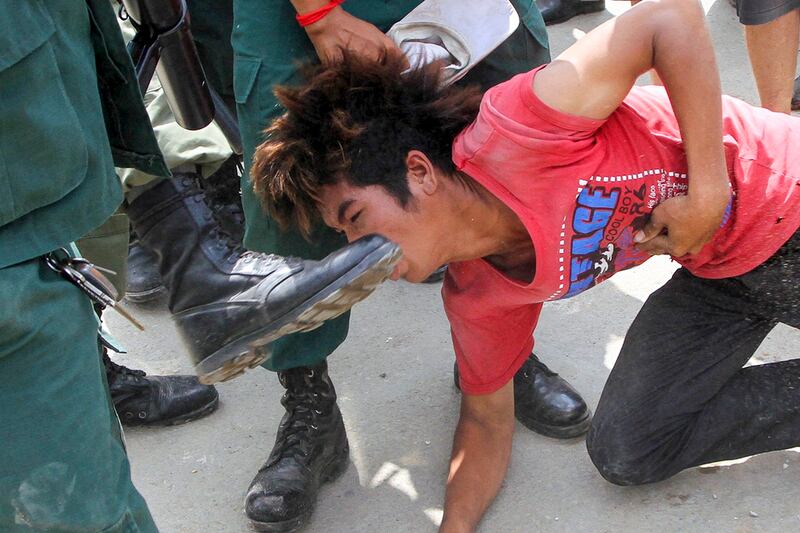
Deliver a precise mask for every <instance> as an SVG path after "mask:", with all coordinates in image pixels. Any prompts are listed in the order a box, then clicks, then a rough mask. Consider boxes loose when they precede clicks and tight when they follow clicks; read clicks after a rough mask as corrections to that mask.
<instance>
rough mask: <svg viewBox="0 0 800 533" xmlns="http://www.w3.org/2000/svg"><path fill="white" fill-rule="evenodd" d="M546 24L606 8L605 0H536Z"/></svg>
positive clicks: (557, 22)
mask: <svg viewBox="0 0 800 533" xmlns="http://www.w3.org/2000/svg"><path fill="white" fill-rule="evenodd" d="M536 5H537V6H539V11H541V12H542V18H543V19H544V23H545V24H546V25H548V26H549V25H551V24H559V23H561V22H566V21H568V20H569V19H571V18H572V17H574V16H575V15H582V14H584V13H594V12H596V11H602V10H604V9H605V8H606V3H605V0H536Z"/></svg>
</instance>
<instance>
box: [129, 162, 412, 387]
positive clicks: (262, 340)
mask: <svg viewBox="0 0 800 533" xmlns="http://www.w3.org/2000/svg"><path fill="white" fill-rule="evenodd" d="M127 213H128V217H129V218H130V220H131V226H132V227H133V230H134V231H135V232H136V234H137V235H138V236H139V240H140V241H141V243H142V244H143V245H144V246H146V247H147V248H149V249H150V250H152V251H153V252H155V254H156V256H157V257H158V263H159V272H160V274H161V279H162V281H163V282H164V285H165V286H166V287H167V290H168V293H169V300H168V304H169V309H170V311H172V313H173V317H174V319H175V322H176V325H177V328H178V331H179V333H180V334H181V336H182V338H183V341H184V343H185V344H186V346H187V348H188V350H189V354H190V356H191V357H192V359H193V361H194V363H195V370H196V371H197V374H198V375H199V376H200V379H201V381H202V382H203V383H214V382H217V381H224V380H226V379H230V378H232V377H234V376H237V375H239V374H241V373H242V372H244V371H245V370H246V369H247V368H253V367H255V366H257V365H259V364H261V363H262V362H264V360H266V358H267V357H269V349H268V344H269V343H270V342H272V341H273V340H275V339H276V338H278V337H280V336H282V335H286V334H289V333H294V332H297V331H309V330H311V329H314V328H316V327H319V326H320V325H322V324H323V323H324V322H325V321H326V320H329V319H331V318H334V317H336V316H339V315H340V314H342V313H344V312H345V311H347V310H348V309H350V307H352V306H353V304H355V303H356V302H359V301H361V300H362V299H364V298H365V297H366V296H367V295H369V293H370V292H371V291H372V290H373V289H374V288H375V287H376V286H377V285H378V284H380V283H381V282H382V281H384V280H385V279H386V278H387V277H388V276H389V274H391V272H392V270H393V268H394V265H395V264H396V263H397V261H398V260H399V258H400V249H399V247H398V246H397V245H395V244H393V243H391V242H389V241H387V240H386V239H384V238H383V237H379V236H375V235H372V236H368V237H364V238H362V239H359V240H358V241H356V242H354V243H352V244H350V245H348V246H346V247H344V248H342V249H340V250H338V251H336V252H334V253H332V254H331V255H329V256H328V257H326V258H325V259H323V260H321V261H305V260H300V259H293V258H285V257H280V256H276V255H271V254H262V253H255V252H249V251H246V250H244V249H242V247H241V246H240V245H239V244H238V243H237V242H235V241H233V240H232V239H230V237H229V236H228V235H227V234H226V233H225V232H224V231H222V229H221V228H220V226H219V224H218V223H217V221H216V220H215V218H214V216H213V213H212V212H211V210H210V209H209V207H208V205H207V204H206V202H205V200H204V199H203V193H202V191H200V190H199V189H198V188H197V187H196V186H195V183H194V180H193V179H192V178H191V176H188V175H180V174H176V176H175V178H174V179H171V180H163V181H162V182H161V183H159V184H158V185H156V186H154V187H152V188H150V189H148V190H147V191H145V192H143V193H142V194H140V195H139V196H137V197H136V199H135V200H134V201H133V202H131V203H130V204H129V205H128V208H127Z"/></svg>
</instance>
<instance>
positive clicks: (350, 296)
mask: <svg viewBox="0 0 800 533" xmlns="http://www.w3.org/2000/svg"><path fill="white" fill-rule="evenodd" d="M387 247H390V249H388V250H387ZM401 255H402V254H401V252H400V248H399V247H398V246H397V245H396V244H394V243H387V244H384V245H383V246H381V247H380V248H378V249H377V250H375V251H374V252H372V253H370V254H369V255H368V256H367V257H365V258H364V259H363V260H362V261H361V262H360V263H359V264H358V265H356V266H355V267H353V268H352V269H351V270H350V271H349V272H347V273H346V274H345V275H344V276H342V277H341V278H338V279H337V280H336V281H335V282H334V283H333V284H331V285H328V286H327V287H326V288H324V289H323V290H321V291H319V292H318V293H316V294H315V295H314V296H312V297H311V298H309V299H308V300H306V301H305V302H303V303H302V304H300V305H298V306H297V307H295V308H294V309H293V310H292V311H290V312H289V313H287V314H286V315H284V316H282V317H280V318H278V319H276V320H274V321H273V322H272V323H270V324H268V325H266V326H265V327H263V328H261V329H259V330H258V331H256V332H254V333H250V334H248V335H246V336H244V337H241V338H239V339H236V340H235V341H233V342H232V343H231V344H228V345H227V346H224V347H222V348H220V349H219V350H217V351H216V352H214V353H213V354H211V355H209V356H208V357H206V358H205V359H203V360H202V361H200V362H199V363H198V364H197V365H196V366H195V371H196V372H197V376H198V378H199V380H200V382H201V383H204V384H206V385H211V384H214V383H218V382H220V381H228V380H230V379H233V378H235V377H237V376H239V375H241V374H243V373H244V372H245V371H246V370H247V369H249V368H255V367H257V366H258V365H260V364H261V363H263V362H264V361H265V360H266V359H267V357H269V355H270V350H269V347H268V344H269V343H270V342H272V341H274V340H275V339H278V338H280V337H283V336H284V335H288V334H290V333H298V332H304V331H311V330H313V329H316V328H318V327H320V326H321V325H322V324H323V323H325V322H326V321H327V320H330V319H332V318H336V317H337V316H339V315H341V314H342V313H344V312H345V311H348V310H349V309H350V308H351V307H353V305H355V304H356V303H358V302H360V301H361V300H363V299H364V298H366V297H367V296H369V295H370V294H371V293H372V291H374V290H375V288H376V287H377V286H378V285H380V284H381V283H383V282H384V281H386V279H388V277H389V276H390V275H391V273H392V270H394V267H395V265H396V264H397V262H398V261H399V260H400V257H401Z"/></svg>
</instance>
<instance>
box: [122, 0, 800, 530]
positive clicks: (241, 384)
mask: <svg viewBox="0 0 800 533" xmlns="http://www.w3.org/2000/svg"><path fill="white" fill-rule="evenodd" d="M626 6H627V2H609V6H608V7H609V9H610V10H611V12H608V11H606V12H604V13H598V14H594V15H587V16H582V17H577V18H575V19H573V20H571V21H568V22H566V23H564V24H561V25H558V26H553V27H550V28H549V30H550V38H551V44H552V48H553V52H554V55H557V54H558V52H559V51H561V50H563V49H564V48H565V47H567V46H569V44H571V43H572V42H574V40H575V39H576V38H579V37H580V35H581V34H582V33H583V32H586V31H589V30H590V29H592V28H593V27H595V26H596V25H597V24H599V23H600V22H602V21H603V20H606V19H608V18H610V17H611V16H612V13H618V12H620V11H622V10H624V9H626ZM706 7H707V10H708V21H709V24H710V26H711V29H712V33H713V36H714V39H715V42H716V46H717V57H718V62H719V66H720V70H721V73H722V79H723V90H724V91H725V92H727V93H728V94H732V95H734V96H739V97H742V98H744V99H746V100H748V101H750V102H753V103H756V102H757V98H756V92H755V85H754V82H753V80H752V75H751V73H750V68H749V64H748V61H747V55H746V52H745V49H744V43H743V35H742V31H741V27H740V26H739V24H738V21H737V20H736V17H735V13H734V10H733V8H732V7H731V6H730V5H729V4H728V2H727V0H716V2H711V1H706ZM672 270H674V264H673V263H670V262H669V261H668V260H665V259H663V258H657V259H653V260H651V261H650V262H648V263H647V264H646V265H644V266H642V267H639V268H637V269H634V270H632V271H626V272H623V273H621V274H618V275H616V276H615V277H614V278H613V279H612V280H610V281H608V282H607V283H604V284H603V285H601V286H599V287H597V288H595V289H593V290H591V291H589V292H588V293H586V294H584V295H581V296H578V297H576V298H573V299H569V300H566V301H563V302H558V303H552V304H548V305H546V307H545V311H544V312H543V313H542V319H541V322H540V325H539V327H538V328H537V353H538V354H539V355H540V356H541V357H542V359H543V360H544V361H546V362H547V363H548V364H549V365H550V366H551V367H552V368H553V369H554V370H556V371H558V372H560V373H561V374H562V375H563V376H564V377H565V378H567V379H568V380H569V381H570V382H571V383H572V384H573V385H575V386H576V388H577V389H578V390H580V391H581V393H582V394H583V395H584V397H585V398H586V400H587V401H588V403H589V404H590V405H591V406H595V405H596V404H597V400H598V398H599V396H600V392H601V390H602V387H603V383H604V381H605V378H606V376H607V375H608V372H609V369H610V368H611V366H612V365H613V362H614V360H615V358H616V355H617V352H618V350H619V347H620V345H621V342H622V338H623V336H624V334H625V331H626V329H627V327H628V325H629V324H630V322H631V320H632V319H633V317H634V315H635V314H636V312H637V311H638V309H639V307H640V306H641V303H642V301H643V300H644V299H645V298H646V297H647V295H648V294H649V293H650V292H651V291H652V290H654V289H655V288H657V287H658V286H660V285H661V284H662V283H663V282H664V281H665V280H666V279H667V278H668V277H669V275H670V273H671V272H672ZM131 308H132V310H133V311H134V313H135V314H136V315H137V317H139V318H140V319H141V320H142V322H144V324H145V326H146V327H147V331H146V332H145V333H139V332H137V331H135V330H133V329H132V328H131V327H129V326H128V325H127V323H125V322H124V321H123V320H121V319H119V318H118V317H116V316H114V314H113V313H109V314H108V315H110V317H109V323H110V325H111V327H112V329H113V330H114V331H115V333H116V335H117V336H118V337H119V338H120V339H121V340H122V341H123V342H124V343H125V344H126V345H127V347H128V349H129V354H128V355H125V356H121V357H118V358H116V360H117V361H118V362H122V363H126V364H128V365H129V366H132V367H135V368H143V369H145V370H147V371H149V372H151V373H175V372H184V373H188V372H190V366H189V363H188V359H187V358H186V356H185V354H184V352H183V348H182V346H181V344H180V342H179V340H178V337H177V335H176V333H175V330H174V328H173V326H172V323H171V321H170V318H169V313H168V312H167V310H166V307H165V305H164V303H163V302H157V303H156V304H155V305H152V306H147V307H141V306H139V307H133V306H131ZM798 346H800V333H799V332H798V331H797V330H793V329H790V328H788V327H779V328H776V330H774V331H773V332H772V334H771V335H770V337H769V338H768V339H767V341H765V343H764V344H763V345H762V347H761V349H760V351H759V353H758V354H757V356H756V358H755V361H754V362H756V363H757V362H759V361H762V360H768V361H771V360H778V359H782V358H786V357H787V356H794V355H796V354H797V348H798ZM329 363H330V371H331V375H332V379H333V381H334V383H335V385H336V388H337V391H338V393H339V397H340V406H341V409H342V412H343V414H344V419H345V423H346V425H347V430H348V434H349V438H350V445H351V461H352V464H351V465H350V467H349V468H348V470H347V471H346V472H345V474H344V475H343V476H342V477H341V478H340V479H339V480H337V481H336V482H334V483H333V484H330V485H327V486H326V487H325V488H323V490H322V492H321V494H320V498H319V504H318V507H317V509H316V511H315V513H314V516H313V518H312V521H311V523H310V525H309V527H308V528H307V531H313V532H365V533H366V532H376V531H391V532H394V531H398V532H410V531H415V532H416V531H435V529H436V526H437V525H438V523H439V520H440V518H441V506H442V502H443V497H444V479H445V475H446V469H447V463H448V457H449V452H450V443H451V438H452V431H453V428H454V427H455V423H456V418H457V414H458V402H459V395H458V394H457V392H456V390H455V389H454V387H453V380H452V365H453V355H452V348H451V344H450V337H449V330H448V325H447V320H446V319H445V317H444V314H443V311H442V306H441V301H440V297H439V287H438V286H427V285H410V284H407V283H402V282H401V283H388V284H386V285H384V286H382V287H381V288H380V289H379V290H378V291H377V293H376V294H375V295H374V296H373V297H371V298H370V299H368V300H367V301H365V302H363V303H362V304H359V305H358V306H357V307H356V308H355V309H354V311H353V319H352V322H351V334H350V337H349V338H348V340H347V341H346V342H345V344H344V345H343V346H342V347H341V348H340V349H339V350H338V351H337V352H336V353H335V354H334V356H332V357H331V358H330V359H329ZM219 392H220V397H221V407H220V409H219V411H218V412H217V413H215V414H214V415H212V416H210V417H208V418H206V419H203V420H199V421H196V422H192V423H190V424H187V425H184V426H178V427H173V428H161V429H136V430H128V431H127V432H126V438H127V444H128V449H129V453H130V457H131V463H132V470H133V478H134V482H135V483H136V486H137V487H138V488H139V490H140V491H141V492H142V494H143V495H144V496H145V498H146V499H147V501H148V503H149V505H150V508H151V510H152V512H153V515H154V516H155V519H156V522H157V523H158V524H159V526H160V528H161V529H162V531H164V532H170V533H171V532H239V531H248V530H249V527H248V523H247V520H246V518H245V516H244V513H243V497H244V494H245V492H246V490H247V487H248V485H249V483H250V480H251V479H252V477H253V475H254V474H255V472H256V470H257V469H258V468H259V466H260V465H261V464H262V463H263V461H264V460H265V459H266V457H267V455H268V454H269V451H270V449H271V447H272V444H273V440H274V435H275V429H276V427H277V425H278V422H279V420H280V418H281V416H282V414H283V409H282V407H281V405H280V403H279V398H280V396H281V394H282V389H281V387H280V385H279V384H278V381H277V379H276V377H275V375H273V374H271V373H270V372H267V371H265V370H263V369H261V368H259V369H256V370H253V371H251V372H249V373H248V374H246V375H245V376H243V377H240V378H238V379H236V380H234V381H233V382H230V383H225V384H222V385H220V386H219ZM798 482H800V455H799V454H798V453H797V450H795V451H783V452H776V453H771V454H765V455H762V456H758V457H754V458H751V459H749V460H747V461H745V462H743V463H741V464H736V465H728V466H717V467H712V468H702V469H692V470H689V471H686V472H684V473H681V474H680V475H678V476H675V477H674V478H673V479H670V480H668V481H666V482H662V483H659V484H656V485H652V486H646V487H630V488H620V487H616V486H613V485H610V484H609V483H607V482H605V481H604V480H603V479H602V478H601V477H600V476H599V474H598V473H597V472H596V471H595V469H594V467H593V466H592V464H591V462H590V460H589V458H588V456H587V454H586V450H585V447H584V443H583V441H582V439H577V440H572V441H556V440H552V439H548V438H545V437H541V436H539V435H536V434H533V433H531V432H529V431H527V430H526V429H525V428H524V427H522V426H520V425H518V431H517V434H516V436H515V441H514V452H513V458H512V464H511V468H510V471H509V475H508V478H507V480H506V482H505V486H504V488H503V490H502V492H501V494H500V496H499V497H498V499H497V501H496V502H495V504H494V505H493V507H492V508H491V510H490V511H489V513H488V515H487V516H486V518H485V520H484V521H483V523H482V526H481V528H480V531H483V532H504V533H505V532H533V531H545V532H561V531H564V532H573V531H578V532H605V531H608V532H612V531H614V532H616V531H632V532H645V531H737V532H751V531H752V532H755V531H797V530H800V505H799V504H798V502H800V483H798Z"/></svg>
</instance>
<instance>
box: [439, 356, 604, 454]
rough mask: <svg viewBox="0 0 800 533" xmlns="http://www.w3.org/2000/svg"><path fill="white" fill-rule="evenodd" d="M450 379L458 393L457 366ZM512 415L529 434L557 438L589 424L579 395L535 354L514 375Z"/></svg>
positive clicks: (574, 434)
mask: <svg viewBox="0 0 800 533" xmlns="http://www.w3.org/2000/svg"><path fill="white" fill-rule="evenodd" d="M453 377H454V379H455V384H456V387H457V388H458V389H459V390H461V386H460V383H459V376H458V365H455V366H454V369H453ZM514 414H515V415H516V417H517V420H519V421H520V422H521V423H522V425H523V426H525V427H526V428H528V429H530V430H531V431H535V432H536V433H539V434H540V435H545V436H546V437H554V438H556V439H569V438H573V437H578V436H580V435H583V434H584V433H586V432H587V431H589V426H590V425H591V423H592V412H591V411H590V410H589V408H588V407H587V406H586V402H584V401H583V398H581V395H580V394H578V392H577V391H576V390H575V389H574V388H572V385H570V384H569V383H567V382H566V380H564V379H563V378H562V377H561V376H559V375H558V374H556V373H555V372H553V371H552V370H550V369H549V368H547V366H546V365H545V364H544V363H542V362H541V361H539V358H538V357H536V355H534V354H531V355H530V357H528V359H527V360H526V361H525V363H524V364H523V365H522V367H521V368H520V369H519V370H518V371H517V373H516V374H515V375H514Z"/></svg>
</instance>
